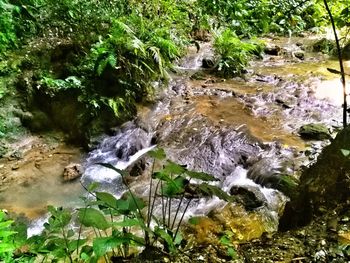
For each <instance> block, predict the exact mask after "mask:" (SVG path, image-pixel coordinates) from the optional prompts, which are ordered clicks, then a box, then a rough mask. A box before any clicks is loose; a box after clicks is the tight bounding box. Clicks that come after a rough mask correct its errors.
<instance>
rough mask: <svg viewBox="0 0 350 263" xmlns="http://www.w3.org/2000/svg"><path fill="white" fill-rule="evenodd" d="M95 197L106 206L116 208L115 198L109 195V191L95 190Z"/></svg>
mask: <svg viewBox="0 0 350 263" xmlns="http://www.w3.org/2000/svg"><path fill="white" fill-rule="evenodd" d="M95 194H96V198H97V199H98V200H99V201H102V202H104V203H105V204H106V205H107V207H109V208H113V209H116V208H117V199H116V198H115V197H114V196H113V195H111V194H110V193H106V192H96V193H95Z"/></svg>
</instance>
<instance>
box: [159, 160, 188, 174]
mask: <svg viewBox="0 0 350 263" xmlns="http://www.w3.org/2000/svg"><path fill="white" fill-rule="evenodd" d="M163 170H164V171H166V172H167V173H169V174H183V173H184V172H185V171H186V166H185V165H180V164H177V163H174V162H172V161H168V162H167V164H166V165H165V166H164V169H163Z"/></svg>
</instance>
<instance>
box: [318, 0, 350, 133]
mask: <svg viewBox="0 0 350 263" xmlns="http://www.w3.org/2000/svg"><path fill="white" fill-rule="evenodd" d="M323 2H324V5H325V7H326V10H327V13H328V16H329V19H330V20H331V24H332V29H333V33H334V37H335V43H336V45H337V53H338V60H339V66H340V72H341V82H342V85H343V99H344V100H343V127H344V128H345V127H346V126H347V108H348V105H347V100H346V82H345V71H344V65H343V57H342V52H341V48H340V43H339V38H338V34H337V30H336V28H335V23H334V19H333V15H332V12H331V10H330V8H329V6H328V3H327V0H323Z"/></svg>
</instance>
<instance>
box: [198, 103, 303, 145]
mask: <svg viewBox="0 0 350 263" xmlns="http://www.w3.org/2000/svg"><path fill="white" fill-rule="evenodd" d="M196 107H197V110H198V112H199V113H201V114H203V115H205V116H206V117H208V118H209V119H211V120H212V121H213V122H214V123H216V124H217V125H220V123H227V124H230V125H234V126H241V125H246V126H247V127H248V130H249V131H250V133H251V135H253V136H254V137H256V138H258V139H260V140H262V141H264V142H273V141H277V142H280V143H282V144H283V145H285V146H286V147H287V146H294V147H297V148H299V149H300V150H301V149H304V148H305V141H303V140H302V139H301V138H300V137H299V136H297V135H295V134H291V133H290V132H288V131H285V130H284V129H283V125H282V124H283V117H282V115H280V114H279V113H278V112H275V113H274V114H272V115H269V116H266V117H257V116H254V114H253V113H252V111H251V109H249V108H247V107H246V106H245V105H244V104H242V103H240V102H239V101H237V99H236V98H233V97H229V98H224V99H221V100H218V99H217V98H214V97H208V96H206V97H199V98H197V99H196Z"/></svg>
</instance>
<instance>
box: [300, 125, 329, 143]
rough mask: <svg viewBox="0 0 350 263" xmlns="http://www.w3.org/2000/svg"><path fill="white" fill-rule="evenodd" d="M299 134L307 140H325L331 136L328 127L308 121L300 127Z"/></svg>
mask: <svg viewBox="0 0 350 263" xmlns="http://www.w3.org/2000/svg"><path fill="white" fill-rule="evenodd" d="M298 133H299V135H300V136H301V137H302V138H304V139H308V140H327V139H330V138H331V135H330V132H329V130H328V128H327V127H326V126H325V125H323V124H317V123H310V124H306V125H303V126H301V127H300V129H299V131H298Z"/></svg>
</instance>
